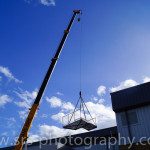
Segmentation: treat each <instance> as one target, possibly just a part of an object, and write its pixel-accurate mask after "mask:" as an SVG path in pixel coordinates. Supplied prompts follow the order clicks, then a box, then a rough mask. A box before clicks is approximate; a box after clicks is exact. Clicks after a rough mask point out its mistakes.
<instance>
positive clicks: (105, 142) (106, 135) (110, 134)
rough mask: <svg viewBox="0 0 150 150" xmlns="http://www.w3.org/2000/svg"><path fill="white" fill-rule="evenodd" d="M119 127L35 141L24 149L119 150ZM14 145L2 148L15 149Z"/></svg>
mask: <svg viewBox="0 0 150 150" xmlns="http://www.w3.org/2000/svg"><path fill="white" fill-rule="evenodd" d="M117 139H118V132H117V127H111V128H107V129H102V130H95V131H91V132H86V133H81V134H76V135H72V136H67V137H61V138H57V139H51V140H46V141H41V142H35V143H33V144H32V145H27V146H25V147H24V148H23V150H38V149H39V150H82V149H91V150H97V149H98V150H105V149H106V150H107V149H109V150H119V147H118V143H117ZM13 148H14V147H7V148H2V149H1V150H13Z"/></svg>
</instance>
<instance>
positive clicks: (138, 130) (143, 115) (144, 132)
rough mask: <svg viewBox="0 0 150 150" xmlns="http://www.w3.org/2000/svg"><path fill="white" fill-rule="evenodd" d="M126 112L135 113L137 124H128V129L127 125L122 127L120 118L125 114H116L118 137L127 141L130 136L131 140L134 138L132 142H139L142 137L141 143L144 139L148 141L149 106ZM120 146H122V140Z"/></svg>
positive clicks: (149, 129) (149, 134)
mask: <svg viewBox="0 0 150 150" xmlns="http://www.w3.org/2000/svg"><path fill="white" fill-rule="evenodd" d="M127 112H128V113H130V112H136V114H137V117H138V123H136V124H130V125H129V127H128V126H127V125H123V124H122V119H121V116H122V114H124V113H125V112H124V111H123V112H119V113H116V120H117V128H118V133H119V134H120V136H121V137H125V138H126V139H128V138H129V137H130V134H131V138H134V142H139V141H140V139H141V138H142V137H143V139H142V141H145V139H146V138H147V139H148V138H149V137H150V105H148V106H143V107H139V108H136V109H131V110H128V111H127ZM129 130H130V133H129ZM128 143H129V142H128V140H127V144H128ZM121 144H123V141H122V140H121Z"/></svg>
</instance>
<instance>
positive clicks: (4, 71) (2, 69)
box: [0, 66, 22, 83]
mask: <svg viewBox="0 0 150 150" xmlns="http://www.w3.org/2000/svg"><path fill="white" fill-rule="evenodd" d="M0 73H2V74H3V75H5V76H6V77H7V78H9V79H10V80H14V81H15V82H16V83H22V81H20V80H18V79H17V78H15V77H14V75H13V74H12V73H11V72H10V70H9V69H8V68H6V67H3V66H0Z"/></svg>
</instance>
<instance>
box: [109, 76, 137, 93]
mask: <svg viewBox="0 0 150 150" xmlns="http://www.w3.org/2000/svg"><path fill="white" fill-rule="evenodd" d="M136 85H138V83H137V82H136V81H135V80H132V79H128V80H125V81H123V82H121V83H120V84H119V86H115V87H112V88H110V91H111V92H116V91H119V90H122V89H126V88H129V87H132V86H136Z"/></svg>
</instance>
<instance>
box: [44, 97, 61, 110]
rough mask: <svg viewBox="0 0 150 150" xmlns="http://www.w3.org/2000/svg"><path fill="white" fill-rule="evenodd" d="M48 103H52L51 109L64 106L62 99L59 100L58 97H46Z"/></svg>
mask: <svg viewBox="0 0 150 150" xmlns="http://www.w3.org/2000/svg"><path fill="white" fill-rule="evenodd" d="M46 101H47V102H48V103H50V105H51V107H54V108H55V107H60V106H61V105H62V101H61V99H60V98H58V97H55V96H53V97H51V98H48V97H46Z"/></svg>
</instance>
